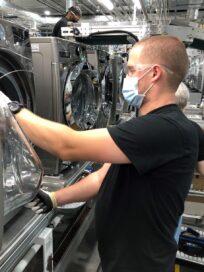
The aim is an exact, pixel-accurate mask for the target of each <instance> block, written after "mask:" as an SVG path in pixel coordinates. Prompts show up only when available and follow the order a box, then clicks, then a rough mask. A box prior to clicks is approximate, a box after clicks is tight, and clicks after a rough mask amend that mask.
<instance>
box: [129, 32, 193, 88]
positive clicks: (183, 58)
mask: <svg viewBox="0 0 204 272" xmlns="http://www.w3.org/2000/svg"><path fill="white" fill-rule="evenodd" d="M138 46H142V56H143V60H144V61H143V63H144V64H145V63H149V64H164V65H165V66H167V67H168V68H169V69H170V70H172V71H173V74H167V79H168V84H169V86H171V87H172V88H174V89H175V90H176V89H177V88H178V86H179V84H180V83H181V81H182V80H183V79H184V78H185V76H186V73H187V71H188V67H189V59H188V55H187V52H186V48H185V45H184V43H183V42H182V41H180V40H179V39H178V38H177V37H174V36H167V35H158V36H152V37H148V38H145V39H142V40H141V41H139V42H138V43H136V44H135V45H134V47H133V49H134V48H136V47H138Z"/></svg>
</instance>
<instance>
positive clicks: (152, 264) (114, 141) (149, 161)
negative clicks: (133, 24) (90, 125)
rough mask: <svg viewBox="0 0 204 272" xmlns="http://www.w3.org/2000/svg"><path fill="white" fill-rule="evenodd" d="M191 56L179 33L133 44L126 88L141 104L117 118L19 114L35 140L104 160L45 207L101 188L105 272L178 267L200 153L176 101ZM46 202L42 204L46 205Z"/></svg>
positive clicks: (65, 156)
mask: <svg viewBox="0 0 204 272" xmlns="http://www.w3.org/2000/svg"><path fill="white" fill-rule="evenodd" d="M187 69H188V57H187V54H186V49H185V46H184V44H183V43H182V42H181V41H179V40H178V39H177V38H175V37H171V36H153V37H150V38H147V39H144V40H141V41H140V42H138V43H137V44H136V45H135V46H134V47H133V49H132V50H131V51H130V56H129V60H128V77H127V78H126V80H125V82H124V87H123V93H124V96H125V97H126V99H127V101H128V102H129V101H130V100H131V104H132V105H134V106H135V107H137V108H138V110H139V117H137V118H136V117H134V118H132V119H131V120H129V121H127V122H123V123H121V124H119V125H117V126H112V127H109V128H107V129H106V128H104V129H95V130H89V131H74V130H72V129H70V128H68V127H67V126H65V125H62V124H57V123H53V122H51V121H47V120H45V119H42V118H40V117H38V116H36V115H34V114H33V113H31V112H30V111H28V110H27V109H24V108H23V109H21V110H20V111H19V112H18V113H16V119H17V121H18V122H19V124H20V125H21V127H22V128H23V130H24V132H25V133H26V134H27V136H28V137H29V138H30V139H31V141H32V142H33V143H34V144H36V145H38V146H40V147H41V148H44V149H45V150H47V151H49V152H50V153H52V154H54V155H56V156H58V157H60V158H61V159H62V160H73V161H77V160H85V161H97V162H104V163H105V164H104V166H103V167H102V168H101V169H99V170H98V171H97V172H94V173H92V174H90V175H89V176H87V177H85V178H84V179H83V180H81V181H79V182H77V183H76V184H74V185H72V186H70V187H68V188H65V189H62V190H59V191H57V192H55V193H54V192H53V193H51V194H48V193H47V192H43V191H42V190H40V192H39V194H38V197H39V199H40V200H41V201H42V203H43V205H44V206H43V207H42V206H40V205H39V204H37V203H36V207H35V209H38V212H47V211H49V210H51V209H52V208H53V207H56V206H57V205H62V204H65V203H70V202H76V201H84V200H87V199H90V198H92V197H94V196H96V195H97V198H96V207H95V220H96V233H97V238H98V246H99V254H100V257H101V263H102V269H103V272H136V271H139V272H150V271H151V272H172V271H173V267H174V260H175V255H176V250H177V244H176V241H175V239H174V233H175V230H176V227H177V222H178V220H179V217H180V216H181V214H182V213H183V206H184V201H185V198H186V196H187V194H188V191H189V188H190V185H191V180H192V177H193V173H194V168H195V165H196V162H197V154H198V135H197V132H196V129H195V127H194V126H193V125H192V123H191V122H190V121H189V120H188V119H187V118H186V117H185V115H184V114H183V113H182V112H181V111H180V109H179V108H178V106H177V105H176V97H175V92H176V90H177V88H178V86H179V84H180V82H181V81H182V80H183V78H184V77H185V75H186V72H187ZM40 207H42V208H40Z"/></svg>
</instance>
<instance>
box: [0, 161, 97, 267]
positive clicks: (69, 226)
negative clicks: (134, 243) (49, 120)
mask: <svg viewBox="0 0 204 272" xmlns="http://www.w3.org/2000/svg"><path fill="white" fill-rule="evenodd" d="M91 168H93V165H92V163H89V162H86V163H81V164H78V165H75V167H73V169H69V171H68V172H67V173H64V174H61V175H60V176H58V177H48V176H47V177H46V176H45V177H44V178H43V182H42V186H43V187H44V188H45V189H47V190H50V191H52V190H57V189H59V188H60V187H61V188H62V187H65V186H69V185H71V184H72V183H74V182H76V181H77V180H79V179H80V178H81V177H82V176H84V175H86V174H87V172H89V171H90V170H91ZM75 206H76V208H75V207H74V206H73V204H71V205H70V206H69V205H65V206H64V207H63V206H62V207H60V209H58V210H56V211H51V212H50V213H48V214H43V215H36V214H35V213H34V212H33V211H32V210H30V209H28V208H23V209H21V210H20V211H19V212H18V213H17V214H16V216H15V217H14V218H12V219H11V221H10V222H9V223H8V224H6V225H5V227H4V235H3V244H2V249H1V251H0V271H1V272H4V271H5V272H9V271H15V272H18V271H43V272H44V271H60V272H62V271H65V269H66V265H67V264H68V262H69V261H70V260H71V256H72V254H74V252H75V250H76V249H77V247H78V245H79V244H80V242H81V240H82V239H83V237H84V235H85V233H86V231H87V229H88V228H89V225H90V224H91V222H92V220H93V208H92V206H93V205H92V203H80V204H79V205H78V204H76V205H75ZM41 249H43V250H41ZM40 254H41V255H40ZM40 259H42V260H41V262H39V260H40ZM39 264H40V265H39ZM35 265H36V266H35ZM29 266H30V268H28V267H29ZM31 267H32V269H33V270H31ZM24 269H25V270H24ZM26 269H28V270H26Z"/></svg>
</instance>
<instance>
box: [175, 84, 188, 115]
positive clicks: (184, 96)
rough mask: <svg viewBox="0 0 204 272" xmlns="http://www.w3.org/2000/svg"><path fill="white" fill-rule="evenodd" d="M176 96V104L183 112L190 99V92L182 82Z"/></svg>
mask: <svg viewBox="0 0 204 272" xmlns="http://www.w3.org/2000/svg"><path fill="white" fill-rule="evenodd" d="M175 95H176V104H177V105H178V106H179V108H180V109H181V110H183V109H184V108H185V107H186V105H187V103H188V100H189V97H190V94H189V90H188V87H187V86H186V84H184V83H183V82H181V83H180V85H179V87H178V89H177V91H176V93H175Z"/></svg>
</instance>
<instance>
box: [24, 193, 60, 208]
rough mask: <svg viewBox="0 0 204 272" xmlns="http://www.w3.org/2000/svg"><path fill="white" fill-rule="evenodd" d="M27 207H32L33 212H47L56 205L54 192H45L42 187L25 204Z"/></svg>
mask: <svg viewBox="0 0 204 272" xmlns="http://www.w3.org/2000/svg"><path fill="white" fill-rule="evenodd" d="M26 207H27V208H30V209H32V210H33V211H34V212H35V213H47V212H50V211H51V210H52V209H54V208H56V207H57V202H56V198H55V193H54V192H52V193H50V192H47V191H44V190H42V189H40V190H39V192H38V193H37V195H36V198H35V199H34V200H33V201H32V202H30V203H28V204H27V205H26Z"/></svg>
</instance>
